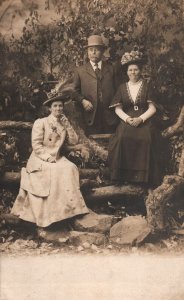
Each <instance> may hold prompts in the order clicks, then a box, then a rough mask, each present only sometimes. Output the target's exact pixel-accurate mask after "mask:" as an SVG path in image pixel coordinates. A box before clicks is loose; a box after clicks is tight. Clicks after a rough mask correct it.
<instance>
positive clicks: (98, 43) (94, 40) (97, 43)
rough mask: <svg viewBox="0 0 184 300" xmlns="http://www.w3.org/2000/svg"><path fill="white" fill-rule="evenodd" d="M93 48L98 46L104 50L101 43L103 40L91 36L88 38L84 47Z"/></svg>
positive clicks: (97, 36)
mask: <svg viewBox="0 0 184 300" xmlns="http://www.w3.org/2000/svg"><path fill="white" fill-rule="evenodd" d="M94 46H100V47H102V48H105V44H104V42H103V39H102V37H101V36H100V35H91V36H89V38H88V44H87V45H86V46H85V48H89V47H94Z"/></svg>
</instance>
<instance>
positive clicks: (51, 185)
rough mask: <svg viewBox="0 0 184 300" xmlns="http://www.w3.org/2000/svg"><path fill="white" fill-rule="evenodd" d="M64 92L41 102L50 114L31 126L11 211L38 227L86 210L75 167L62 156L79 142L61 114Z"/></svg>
mask: <svg viewBox="0 0 184 300" xmlns="http://www.w3.org/2000/svg"><path fill="white" fill-rule="evenodd" d="M67 94H68V93H67V91H63V92H61V93H60V95H59V96H54V97H52V98H50V99H49V100H47V101H45V102H44V105H46V106H48V107H49V110H50V115H49V116H48V117H45V118H41V119H37V120H36V121H35V123H34V125H33V128H32V149H33V151H32V153H31V155H30V157H29V160H28V162H27V166H26V167H25V168H22V171H21V183H20V191H19V194H18V196H17V198H16V200H15V203H14V205H13V208H12V211H11V213H12V214H14V215H16V216H18V217H19V218H20V219H22V220H25V221H29V222H32V223H35V224H37V225H38V226H39V227H47V226H49V225H51V224H52V223H54V222H58V221H61V220H65V219H68V218H71V217H74V216H77V215H81V214H86V213H88V208H87V207H86V204H85V202H84V199H83V197H82V194H81V192H80V186H79V172H78V169H77V166H76V165H75V164H73V163H72V162H70V161H69V160H68V159H67V158H66V157H65V156H64V149H66V148H67V147H68V148H71V149H72V147H73V146H74V145H77V143H78V136H77V134H76V132H75V131H74V130H73V128H72V126H71V125H70V123H69V121H68V119H67V118H66V116H65V115H64V114H63V103H64V100H65V99H66V98H67V97H66V95H67Z"/></svg>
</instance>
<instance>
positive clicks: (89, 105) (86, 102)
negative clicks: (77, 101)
mask: <svg viewBox="0 0 184 300" xmlns="http://www.w3.org/2000/svg"><path fill="white" fill-rule="evenodd" d="M82 105H83V107H84V109H85V111H92V110H93V105H92V103H91V102H90V101H89V100H86V99H83V100H82Z"/></svg>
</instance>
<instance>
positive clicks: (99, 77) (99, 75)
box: [95, 63, 101, 80]
mask: <svg viewBox="0 0 184 300" xmlns="http://www.w3.org/2000/svg"><path fill="white" fill-rule="evenodd" d="M95 74H96V77H97V79H98V80H101V70H100V69H99V67H98V64H97V63H96V64H95Z"/></svg>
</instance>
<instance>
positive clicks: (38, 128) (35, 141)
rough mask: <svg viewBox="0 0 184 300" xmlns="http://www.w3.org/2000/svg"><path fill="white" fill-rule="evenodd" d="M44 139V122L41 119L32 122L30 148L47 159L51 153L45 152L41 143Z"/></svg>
mask: <svg viewBox="0 0 184 300" xmlns="http://www.w3.org/2000/svg"><path fill="white" fill-rule="evenodd" d="M43 140H44V124H43V121H42V120H41V119H38V120H36V121H35V122H34V124H33V128H32V148H33V151H34V153H35V154H36V155H37V156H38V157H39V158H40V159H42V160H44V161H47V160H48V158H49V157H51V155H50V154H49V153H48V152H47V149H46V147H45V146H44V145H43Z"/></svg>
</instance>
